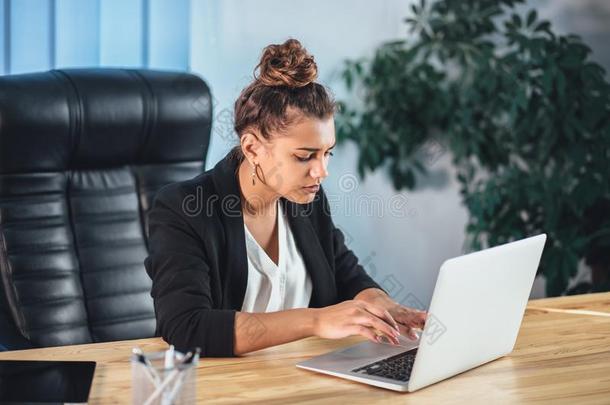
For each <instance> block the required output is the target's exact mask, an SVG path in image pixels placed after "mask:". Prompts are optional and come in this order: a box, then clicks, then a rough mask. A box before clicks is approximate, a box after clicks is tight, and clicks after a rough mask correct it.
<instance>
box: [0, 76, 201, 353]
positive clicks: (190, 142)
mask: <svg viewBox="0 0 610 405" xmlns="http://www.w3.org/2000/svg"><path fill="white" fill-rule="evenodd" d="M211 117H212V105H211V99H210V91H209V89H208V87H207V85H206V84H205V83H204V82H203V80H201V79H200V78H198V77H196V76H194V75H191V74H185V73H171V72H159V71H150V70H125V69H69V70H53V71H49V72H44V73H35V74H24V75H13V76H4V77H0V271H1V275H2V277H1V279H0V282H1V283H0V284H1V285H0V345H4V346H8V348H11V345H12V346H14V347H24V346H27V345H33V346H55V345H66V344H78V343H89V342H101V341H109V340H121V339H133V338H141V337H150V336H153V335H154V333H155V314H154V309H153V302H152V299H151V297H150V287H151V281H150V279H149V278H148V276H147V274H146V272H145V269H144V264H143V261H144V259H145V257H146V256H147V246H146V236H147V224H146V222H145V218H146V215H145V214H146V212H147V210H148V208H149V207H150V205H151V202H152V201H151V200H152V198H153V196H154V193H155V192H156V190H158V189H159V188H160V187H161V186H163V185H165V184H167V183H170V182H174V181H182V180H185V179H188V178H191V177H194V176H196V175H197V174H199V173H201V172H202V171H203V168H204V162H205V156H206V153H207V148H208V144H209V137H210V125H211ZM2 335H4V336H5V338H4V339H5V341H2ZM20 339H21V341H19V340H20Z"/></svg>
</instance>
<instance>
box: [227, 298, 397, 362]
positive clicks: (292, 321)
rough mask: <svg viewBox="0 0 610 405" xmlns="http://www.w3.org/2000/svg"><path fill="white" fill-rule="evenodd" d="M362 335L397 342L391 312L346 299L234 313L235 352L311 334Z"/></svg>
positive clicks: (239, 352)
mask: <svg viewBox="0 0 610 405" xmlns="http://www.w3.org/2000/svg"><path fill="white" fill-rule="evenodd" d="M352 335H361V336H364V337H366V338H368V339H369V340H371V341H373V342H381V341H382V340H381V336H382V335H383V336H386V337H387V338H388V339H389V341H390V342H393V343H395V344H398V343H399V341H398V335H399V331H398V325H397V324H396V322H394V320H393V319H392V317H391V316H390V314H389V313H388V311H386V310H384V309H383V308H381V307H379V306H377V305H375V304H370V303H367V302H364V301H354V300H349V301H344V302H341V303H339V304H336V305H330V306H328V307H324V308H302V309H290V310H286V311H278V312H266V313H248V312H237V313H236V315H235V339H234V341H235V345H234V349H233V351H234V353H235V354H236V355H240V354H244V353H248V352H252V351H255V350H260V349H264V348H266V347H270V346H275V345H280V344H283V343H288V342H292V341H295V340H299V339H302V338H305V337H309V336H318V337H321V338H326V339H341V338H344V337H347V336H352Z"/></svg>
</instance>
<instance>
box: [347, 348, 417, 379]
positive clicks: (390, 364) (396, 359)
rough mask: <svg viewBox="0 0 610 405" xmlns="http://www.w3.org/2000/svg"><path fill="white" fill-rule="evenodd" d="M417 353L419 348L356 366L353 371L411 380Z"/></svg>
mask: <svg viewBox="0 0 610 405" xmlns="http://www.w3.org/2000/svg"><path fill="white" fill-rule="evenodd" d="M416 354H417V349H412V350H408V351H406V352H402V353H399V354H397V355H395V356H392V357H388V358H385V359H383V360H379V361H376V362H374V363H371V364H367V365H366V366H364V367H359V368H356V369H354V370H352V372H354V373H361V374H369V375H376V376H378V377H385V378H390V379H392V380H398V381H405V382H406V381H409V377H411V370H412V369H413V363H414V362H415V355H416Z"/></svg>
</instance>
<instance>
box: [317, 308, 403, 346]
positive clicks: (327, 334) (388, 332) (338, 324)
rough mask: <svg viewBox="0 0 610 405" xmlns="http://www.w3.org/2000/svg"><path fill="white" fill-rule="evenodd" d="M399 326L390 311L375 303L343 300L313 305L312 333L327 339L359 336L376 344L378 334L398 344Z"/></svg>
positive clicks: (380, 340)
mask: <svg viewBox="0 0 610 405" xmlns="http://www.w3.org/2000/svg"><path fill="white" fill-rule="evenodd" d="M398 327H399V325H398V324H397V323H396V322H395V321H394V319H393V318H392V316H391V315H390V313H389V312H388V311H387V310H386V309H384V308H382V307H381V306H379V305H375V304H371V303H368V302H365V301H362V300H359V301H356V300H350V301H343V302H341V303H339V304H336V305H331V306H328V307H324V308H317V309H315V312H314V330H313V332H314V335H316V336H318V337H322V338H327V339H340V338H344V337H347V336H351V335H362V336H364V337H366V338H368V339H369V340H371V341H373V342H376V343H380V342H382V341H383V340H382V338H381V336H378V334H377V333H376V331H378V332H379V333H380V334H381V335H383V336H386V337H387V338H388V339H389V341H390V342H393V343H395V344H398V343H399V340H398V336H399V330H398Z"/></svg>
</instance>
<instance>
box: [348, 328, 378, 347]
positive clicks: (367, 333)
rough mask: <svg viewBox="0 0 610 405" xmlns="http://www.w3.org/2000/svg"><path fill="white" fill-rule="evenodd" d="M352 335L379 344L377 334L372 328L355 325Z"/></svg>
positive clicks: (351, 330)
mask: <svg viewBox="0 0 610 405" xmlns="http://www.w3.org/2000/svg"><path fill="white" fill-rule="evenodd" d="M350 334H352V335H360V336H364V337H365V338H367V339H369V340H370V341H371V342H375V343H379V339H378V338H377V334H376V333H375V332H374V331H373V329H371V328H367V327H366V326H362V325H354V326H353V327H352V328H351V329H350Z"/></svg>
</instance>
